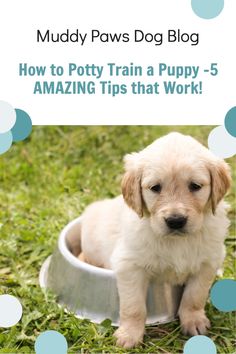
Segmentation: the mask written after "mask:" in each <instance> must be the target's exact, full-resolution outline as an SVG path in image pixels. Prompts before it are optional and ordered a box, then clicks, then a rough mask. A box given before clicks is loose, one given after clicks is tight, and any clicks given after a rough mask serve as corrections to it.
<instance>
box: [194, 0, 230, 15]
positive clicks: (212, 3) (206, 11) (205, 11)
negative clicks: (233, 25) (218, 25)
mask: <svg viewBox="0 0 236 354" xmlns="http://www.w3.org/2000/svg"><path fill="white" fill-rule="evenodd" d="M191 5H192V9H193V12H195V14H196V15H197V16H199V17H201V18H204V19H207V20H209V19H211V18H215V17H217V16H218V15H219V14H220V13H221V11H222V10H223V8H224V0H191Z"/></svg>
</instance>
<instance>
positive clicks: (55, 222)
mask: <svg viewBox="0 0 236 354" xmlns="http://www.w3.org/2000/svg"><path fill="white" fill-rule="evenodd" d="M211 129H212V127H208V126H200V127H198V126H189V127H184V126H183V127H182V126H178V127H162V126H159V127H158V126H156V127H153V126H148V127H141V126H140V127H138V126H126V127H124V126H114V127H112V126H110V127H34V128H33V132H32V134H31V136H30V137H29V139H27V141H24V142H22V143H16V144H14V145H13V147H12V148H11V149H10V150H9V151H8V152H7V153H6V154H4V155H2V156H0V206H1V207H0V229H1V230H0V231H1V236H0V293H1V294H4V293H7V294H12V295H14V296H16V297H18V298H19V299H20V300H21V303H22V305H23V311H24V312H23V317H22V320H21V321H20V322H19V323H18V324H17V325H16V326H14V327H12V328H9V329H3V328H2V329H0V353H30V352H34V342H35V339H36V337H37V336H38V335H39V334H40V333H41V332H43V331H45V330H48V329H54V330H57V331H59V332H61V333H62V334H63V335H64V336H65V337H66V339H67V341H68V344H69V353H74V352H77V353H78V352H80V353H91V352H93V353H98V352H102V353H123V352H125V351H124V350H122V349H120V348H117V347H116V346H115V341H114V339H113V337H112V333H113V331H114V329H113V328H112V326H111V325H110V322H109V321H108V320H107V321H104V322H103V323H101V324H100V325H95V324H93V323H91V322H89V320H78V319H76V318H75V317H74V316H73V315H72V314H68V313H65V312H64V311H63V310H62V309H60V308H59V307H58V306H57V304H56V302H55V298H54V296H53V295H52V294H50V293H47V292H42V290H41V289H40V287H39V285H38V274H39V270H40V267H41V265H42V263H43V261H44V260H45V258H46V257H47V256H48V255H49V254H51V253H52V252H53V249H54V247H55V244H56V242H57V238H58V235H59V232H60V230H61V229H62V228H63V226H64V225H65V224H66V223H67V222H68V221H69V220H71V219H73V218H75V217H77V216H78V215H79V214H80V213H81V212H82V211H83V209H84V208H85V206H86V205H88V204H89V203H90V202H92V201H94V200H97V199H102V198H105V197H113V196H115V195H117V194H119V193H120V180H121V176H122V172H123V166H122V157H123V155H124V154H125V153H127V152H131V151H136V150H139V149H142V148H143V147H145V146H146V145H148V144H149V143H150V142H152V141H153V140H154V139H156V138H157V137H159V136H161V135H163V134H166V133H167V132H169V131H173V130H177V131H180V132H184V133H187V134H191V135H193V136H194V137H196V138H197V139H198V140H200V141H201V142H203V143H205V144H206V142H207V136H208V134H209V132H210V131H211ZM228 162H230V163H231V166H233V159H229V160H228ZM233 177H234V181H235V180H236V169H235V161H234V170H233ZM234 190H235V183H234V188H232V190H231V194H229V196H228V198H227V199H228V201H229V203H230V205H231V210H230V213H229V216H230V218H231V222H232V223H231V228H230V234H229V237H228V238H227V240H226V244H227V258H226V261H225V273H224V276H225V277H230V278H233V276H234V273H235V268H234V264H235V263H234V262H235V254H236V253H235V244H234V238H235V210H236V201H235V195H234V194H233V191H234ZM207 313H208V316H209V317H210V319H211V322H212V328H211V330H210V332H209V336H210V338H212V339H213V340H214V342H215V343H216V345H217V350H218V353H233V352H235V336H234V332H235V315H234V314H233V313H223V312H219V311H217V310H216V309H215V308H214V307H213V306H212V305H210V304H208V305H207ZM186 340H187V337H185V336H183V335H182V334H181V332H180V328H179V322H178V321H175V322H173V323H170V324H165V325H160V326H153V327H150V328H148V330H147V335H146V336H145V340H144V345H143V346H142V347H139V348H137V349H135V350H132V352H133V353H141V352H142V353H182V352H183V346H184V343H185V342H186ZM45 354H46V353H45ZM50 354H54V353H50ZM55 354H56V353H55ZM199 354H207V353H199Z"/></svg>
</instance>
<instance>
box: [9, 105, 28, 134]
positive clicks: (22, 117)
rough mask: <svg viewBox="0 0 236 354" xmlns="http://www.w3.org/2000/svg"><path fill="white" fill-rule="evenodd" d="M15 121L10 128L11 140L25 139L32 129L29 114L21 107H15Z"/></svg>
mask: <svg viewBox="0 0 236 354" xmlns="http://www.w3.org/2000/svg"><path fill="white" fill-rule="evenodd" d="M15 111H16V123H15V125H14V126H13V128H12V129H11V132H12V137H13V141H22V140H24V139H26V138H27V137H28V136H29V135H30V133H31V131H32V122H31V119H30V116H29V115H28V114H27V113H26V112H25V111H22V110H21V109H16V110H15Z"/></svg>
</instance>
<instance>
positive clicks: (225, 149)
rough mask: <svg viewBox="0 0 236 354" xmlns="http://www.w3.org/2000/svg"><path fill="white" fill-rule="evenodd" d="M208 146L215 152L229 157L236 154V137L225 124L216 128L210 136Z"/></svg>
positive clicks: (223, 156) (220, 155)
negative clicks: (228, 130)
mask: <svg viewBox="0 0 236 354" xmlns="http://www.w3.org/2000/svg"><path fill="white" fill-rule="evenodd" d="M208 147H209V149H210V150H211V152H213V154H215V155H217V156H219V157H222V158H228V157H232V156H234V155H235V154H236V139H235V138H234V137H233V136H232V135H230V134H229V133H228V132H227V130H226V129H225V127H224V126H219V127H216V128H214V129H213V130H212V131H211V132H210V134H209V136H208Z"/></svg>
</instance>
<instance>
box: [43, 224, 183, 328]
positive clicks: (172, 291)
mask: <svg viewBox="0 0 236 354" xmlns="http://www.w3.org/2000/svg"><path fill="white" fill-rule="evenodd" d="M80 230H81V218H77V219H75V220H73V221H72V222H70V223H69V224H68V225H67V226H66V227H65V228H64V229H63V230H62V232H61V234H60V237H59V240H58V245H57V249H56V250H55V252H54V253H53V255H52V256H50V257H49V258H48V259H46V261H45V262H44V264H43V265H42V268H41V270H40V275H39V283H40V286H41V287H42V288H49V289H51V290H53V292H54V293H55V294H56V295H57V298H58V302H59V304H61V305H63V306H64V307H65V308H66V309H68V310H69V311H72V312H74V313H75V315H76V316H77V317H79V318H88V319H90V320H91V321H93V322H95V323H100V322H101V321H103V320H104V319H106V318H109V319H110V320H111V321H112V324H113V325H115V326H117V325H118V323H119V296H118V291H117V287H116V279H115V275H114V272H113V271H112V270H109V269H103V268H98V267H94V266H92V265H90V264H87V263H84V262H83V261H81V260H79V259H78V257H77V256H78V254H79V253H80ZM181 296H182V287H180V286H170V285H169V284H160V283H158V281H153V282H152V283H151V284H150V286H149V289H148V296H147V321H146V323H147V324H157V323H164V322H170V321H172V320H174V319H175V316H176V313H177V310H178V307H179V303H180V299H181Z"/></svg>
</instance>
